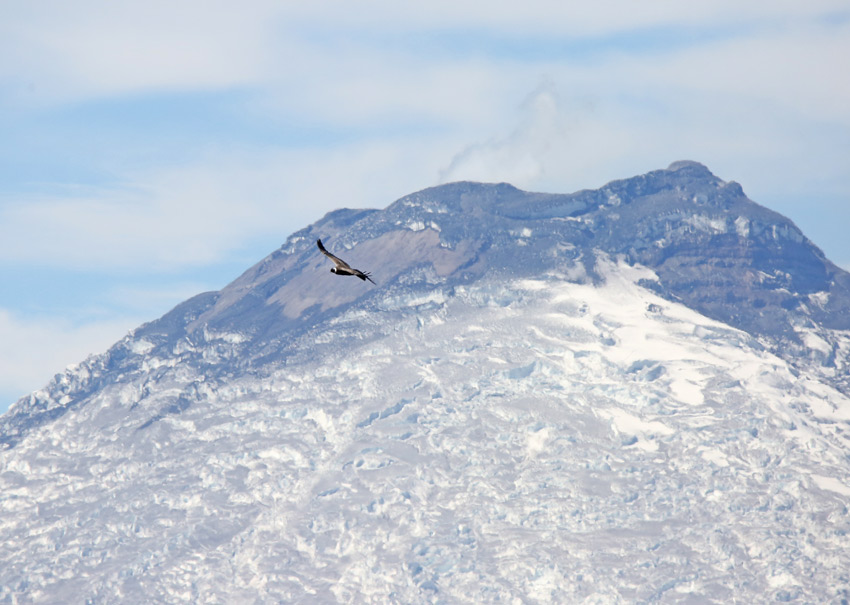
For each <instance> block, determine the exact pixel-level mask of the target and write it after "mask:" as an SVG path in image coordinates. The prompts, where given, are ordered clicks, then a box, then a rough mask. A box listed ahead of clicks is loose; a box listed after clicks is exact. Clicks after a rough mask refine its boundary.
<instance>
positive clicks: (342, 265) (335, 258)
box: [316, 239, 353, 273]
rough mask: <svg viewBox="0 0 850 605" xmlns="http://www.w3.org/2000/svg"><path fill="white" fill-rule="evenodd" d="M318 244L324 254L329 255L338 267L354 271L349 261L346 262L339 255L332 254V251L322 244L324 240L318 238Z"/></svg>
mask: <svg viewBox="0 0 850 605" xmlns="http://www.w3.org/2000/svg"><path fill="white" fill-rule="evenodd" d="M316 245H317V246H318V247H319V250H321V251H322V254H324V255H325V256H327V257H328V258H329V259H331V260H332V261H333V262H334V264H335V265H336V267H337V269H346V270H348V271H351V272H352V273H353V271H352V269H351V266H350V265H349V264H348V263H347V262H345V261H344V260H342V259H341V258H339V257H338V256H334V255H333V254H331V253H330V252H328V251H327V250H325V247H324V246H323V245H322V240H320V239H317V240H316Z"/></svg>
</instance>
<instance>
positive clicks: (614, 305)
mask: <svg viewBox="0 0 850 605" xmlns="http://www.w3.org/2000/svg"><path fill="white" fill-rule="evenodd" d="M599 270H600V272H601V273H603V274H604V275H605V278H606V281H605V283H604V284H602V285H600V286H599V287H594V286H592V285H584V284H575V283H569V282H566V281H563V280H562V279H560V278H558V277H557V276H555V275H552V276H549V277H547V278H541V279H518V280H512V281H503V280H500V281H496V280H489V281H488V280H483V281H479V282H477V283H476V284H472V285H468V286H463V287H456V288H452V289H451V291H447V290H446V289H443V288H440V287H435V288H434V289H433V290H432V291H430V292H421V291H420V292H417V293H412V294H411V295H410V296H407V297H405V296H402V295H395V296H392V297H387V298H386V299H381V300H378V301H377V302H376V303H375V304H376V305H377V306H376V307H375V308H374V309H372V310H371V311H369V312H364V310H363V309H362V308H357V307H354V308H352V309H351V310H350V311H349V312H347V313H345V314H343V315H341V316H339V317H338V318H337V319H336V320H335V321H334V322H332V323H331V324H330V325H327V326H324V327H323V329H321V330H318V329H317V330H315V331H313V332H310V333H308V334H306V335H305V336H303V340H302V341H301V342H302V343H304V346H307V345H308V344H309V346H311V347H315V349H316V350H317V351H319V352H320V356H314V357H310V356H305V357H303V358H301V359H294V358H291V357H290V358H287V359H286V360H281V361H279V362H278V363H275V364H271V365H270V366H268V367H264V368H263V369H262V371H257V372H256V373H251V372H248V373H244V374H242V375H234V376H233V377H232V378H223V377H221V376H217V375H216V376H213V375H212V374H209V373H208V372H207V371H205V370H204V366H203V365H198V364H188V363H181V362H180V361H179V360H180V359H181V357H180V355H186V354H188V353H186V349H181V348H180V347H177V346H175V348H174V350H173V352H172V354H171V356H170V357H156V356H155V355H153V354H152V353H151V347H150V346H149V343H146V341H144V340H139V341H138V342H135V343H134V344H133V346H132V347H130V350H131V351H132V353H133V354H136V355H140V356H146V357H145V363H146V364H147V367H148V368H150V370H149V372H148V373H145V374H139V375H138V376H137V377H135V378H134V377H129V378H128V379H127V381H125V382H123V383H120V384H114V385H111V386H109V387H107V388H104V389H101V390H99V391H97V392H96V393H95V394H94V395H93V396H92V399H91V401H89V402H88V403H87V404H86V405H84V406H80V407H78V408H77V409H75V410H74V411H73V413H67V414H65V415H63V416H61V417H59V418H58V419H57V420H55V421H53V422H52V423H50V424H46V425H43V426H41V427H40V428H38V429H36V430H33V431H32V432H30V433H29V434H28V435H27V436H26V438H25V439H24V440H23V441H21V442H20V443H19V444H18V445H17V446H16V447H15V448H13V449H10V450H7V451H4V452H0V602H8V603H12V602H41V603H59V602H79V603H83V602H95V603H114V602H127V603H130V602H132V603H140V602H198V603H211V602H229V603H236V602H243V603H254V602H257V603H261V602H262V603H265V602H295V603H324V602H330V603H333V602H346V603H388V602H397V603H432V602H435V603H436V602H441V603H468V602H474V603H490V602H503V603H551V602H559V603H611V602H615V603H616V602H623V603H634V602H713V603H730V602H765V601H769V602H772V601H777V600H778V601H799V602H840V601H841V599H844V598H850V592H848V591H849V590H850V572H848V570H850V542H848V536H847V533H848V530H850V514H848V509H847V502H848V497H850V496H849V495H850V465H848V451H850V441H849V440H848V430H849V429H850V425H848V421H850V401H848V399H847V397H846V396H845V395H843V394H841V393H839V392H838V391H836V390H835V389H833V388H832V387H830V386H828V384H826V383H825V382H823V381H821V380H820V379H819V378H818V376H816V375H801V374H800V372H799V371H798V370H797V369H795V368H793V367H791V366H789V365H788V363H787V362H786V361H783V360H782V359H780V358H778V357H776V356H774V355H772V354H770V353H768V352H766V351H765V349H764V348H763V347H762V346H761V344H760V343H759V342H758V341H756V340H755V339H754V338H753V337H752V336H749V335H748V334H746V333H744V332H741V331H738V330H735V329H733V328H730V327H729V326H727V325H725V324H722V323H718V322H716V321H713V320H710V319H708V318H706V317H704V316H702V315H700V314H698V313H696V312H695V311H692V310H690V309H688V308H686V307H684V306H682V305H680V304H677V303H674V302H670V301H668V300H664V299H662V298H659V297H657V296H656V295H655V294H653V293H651V292H650V291H648V290H646V289H644V288H642V287H639V286H637V285H636V283H635V282H636V281H638V280H641V279H642V280H650V281H651V280H652V279H653V275H652V273H651V272H649V271H647V270H646V269H640V268H635V267H628V266H625V265H616V264H614V263H607V264H603V265H601V266H600V267H599ZM376 309H377V310H376ZM240 339H241V337H240V335H239V334H233V333H220V334H209V335H208V338H207V340H206V341H205V343H206V344H204V345H203V346H201V345H193V346H194V347H195V349H196V350H195V351H194V353H193V354H197V355H200V356H201V357H202V358H204V359H208V360H211V361H210V363H212V362H213V361H214V360H222V359H227V356H228V354H229V353H228V352H229V351H234V350H236V347H238V346H239V342H240ZM311 339H312V340H311ZM343 342H344V343H345V344H344V345H342V344H340V343H343ZM183 346H188V345H185V344H184V345H183ZM198 347H200V349H198ZM181 351H182V352H181ZM154 379H155V388H151V387H152V384H151V381H152V380H154Z"/></svg>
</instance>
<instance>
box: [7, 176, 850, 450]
mask: <svg viewBox="0 0 850 605" xmlns="http://www.w3.org/2000/svg"><path fill="white" fill-rule="evenodd" d="M318 238H322V239H323V240H324V242H325V243H326V244H327V245H328V247H329V248H330V249H331V250H332V251H334V252H336V253H337V254H338V255H340V256H342V257H343V258H345V259H347V260H349V261H350V262H352V264H353V265H354V266H358V267H363V268H364V269H367V270H370V271H372V273H373V276H374V277H375V279H376V280H377V282H378V287H373V286H372V285H371V284H360V283H351V281H350V280H346V279H336V278H334V279H330V278H329V276H328V275H327V272H328V269H329V263H328V262H327V259H326V258H325V257H324V256H322V255H321V254H320V253H319V251H318V250H317V249H316V245H315V242H316V239H318ZM600 254H605V255H608V256H610V257H612V258H621V259H624V260H625V261H626V262H627V263H630V264H640V265H643V266H646V267H649V268H650V269H652V270H653V271H654V272H655V274H656V275H657V278H658V279H657V280H651V281H647V282H646V283H645V284H644V285H645V286H646V287H648V288H650V289H652V290H653V291H655V292H656V293H657V294H659V295H661V296H662V297H664V298H667V299H669V300H673V301H679V302H682V303H683V304H685V305H687V306H688V307H691V308H692V309H694V310H696V311H699V312H700V313H703V314H704V315H706V316H708V317H710V318H713V319H716V320H719V321H721V322H724V323H727V324H729V325H730V326H733V327H736V328H739V329H741V330H743V331H745V332H748V333H749V334H751V335H753V336H756V337H759V338H761V339H762V340H763V342H764V344H765V346H767V347H768V348H769V349H770V350H773V351H775V352H776V353H777V354H780V355H781V356H784V357H785V358H787V359H789V360H791V361H794V362H795V363H803V362H806V361H812V362H814V363H815V365H816V366H817V367H818V369H819V371H820V372H821V373H823V372H824V371H826V373H827V374H831V376H828V378H829V379H830V381H831V383H832V384H833V386H835V387H836V388H838V389H839V390H842V392H848V389H850V380H849V379H848V378H847V377H846V376H845V375H844V373H842V372H838V371H834V370H835V368H834V366H835V362H836V361H835V360H836V354H837V347H838V346H839V344H838V343H837V341H836V340H835V339H834V338H832V331H834V330H846V329H850V274H848V273H847V272H845V271H844V270H842V269H840V268H839V267H837V266H836V265H834V264H833V263H831V262H830V261H829V260H827V259H826V258H825V256H824V254H823V253H822V252H821V250H820V249H818V248H817V246H815V245H814V244H813V243H812V242H811V241H809V240H808V239H807V238H806V237H805V236H804V235H803V234H802V233H801V232H800V230H799V229H798V228H797V227H796V226H795V225H794V224H793V222H792V221H790V220H789V219H787V218H785V217H783V216H782V215H780V214H778V213H776V212H773V211H771V210H768V209H766V208H764V207H762V206H760V205H758V204H756V203H755V202H753V201H751V200H750V199H748V198H747V196H746V195H745V194H744V192H743V190H742V188H741V186H740V185H738V184H737V183H735V182H724V181H722V180H721V179H719V178H718V177H716V176H715V175H713V174H712V173H711V172H710V171H709V170H708V169H707V168H706V167H705V166H703V165H702V164H699V163H696V162H691V161H680V162H675V163H674V164H672V165H671V166H670V167H669V168H667V169H666V170H657V171H653V172H650V173H648V174H645V175H641V176H637V177H633V178H629V179H624V180H618V181H613V182H611V183H609V184H607V185H605V186H604V187H602V188H601V189H596V190H586V191H580V192H578V193H573V194H548V193H529V192H526V191H521V190H519V189H517V188H516V187H513V186H511V185H509V184H504V183H501V184H483V183H472V182H459V183H450V184H446V185H440V186H437V187H433V188H429V189H425V190H423V191H419V192H417V193H413V194H411V195H408V196H406V197H403V198H401V199H399V200H398V201H396V202H395V203H393V204H391V205H390V206H389V207H387V208H386V209H384V210H374V209H369V210H352V209H340V210H336V211H333V212H330V213H328V214H327V215H326V216H325V217H323V218H322V219H321V220H319V221H317V222H316V223H314V224H313V225H310V226H309V227H306V228H305V229H302V230H300V231H298V232H296V233H294V234H292V235H291V236H290V237H289V238H287V240H286V242H285V243H284V244H283V246H281V248H280V249H278V250H276V251H274V252H273V253H272V254H270V255H269V256H268V257H266V258H265V259H263V260H262V261H260V262H259V263H257V264H256V265H254V266H253V267H251V268H250V269H249V270H248V271H246V272H245V273H244V274H243V275H242V276H240V277H239V278H238V279H236V280H235V281H234V282H232V283H231V284H229V285H228V286H226V287H225V288H223V289H222V290H221V291H218V292H207V293H204V294H200V295H198V296H195V297H194V298H191V299H190V300H188V301H186V302H184V303H182V304H180V305H178V306H177V307H176V308H175V309H174V310H172V311H171V312H169V313H168V314H166V315H165V316H163V317H162V318H160V319H158V320H156V321H152V322H150V323H148V324H145V325H143V326H141V327H140V328H138V329H137V330H136V331H135V333H134V338H136V339H144V341H145V342H147V343H150V347H151V349H152V350H153V351H154V352H155V353H157V354H161V355H165V356H175V355H178V356H181V357H182V358H185V359H190V358H192V357H193V355H195V353H197V358H196V359H195V360H194V362H195V363H197V364H200V365H201V366H208V370H209V371H210V372H211V373H212V374H213V375H221V376H222V377H227V376H234V375H238V374H240V373H244V372H248V371H256V370H257V369H258V368H260V367H262V366H263V365H264V364H266V363H268V362H270V361H280V360H282V359H287V358H290V357H302V358H303V357H304V356H305V355H315V354H316V350H315V348H311V347H305V346H304V342H303V341H302V340H301V339H302V338H303V337H305V335H309V334H310V333H311V331H315V330H316V329H317V327H320V326H322V325H323V324H325V323H326V322H328V321H331V320H332V319H333V318H334V317H335V316H338V315H339V314H340V313H343V312H344V311H346V310H347V309H349V308H350V307H351V306H352V305H361V306H362V307H363V308H365V309H377V308H378V307H379V306H380V304H381V301H382V300H384V299H386V298H388V297H389V298H392V297H393V296H395V295H397V294H398V293H399V292H402V291H411V290H413V291H415V290H417V289H419V290H423V291H425V290H429V289H433V288H434V287H438V286H441V287H444V288H449V289H451V288H453V287H456V286H459V285H464V284H470V283H474V282H476V281H477V280H480V279H482V278H484V277H497V276H501V278H504V279H510V278H518V277H534V276H540V275H547V274H548V275H555V276H560V277H562V278H563V279H566V280H570V281H590V282H594V281H598V280H599V279H600V276H599V275H598V274H597V273H596V270H595V265H596V262H597V259H598V257H599V255H600ZM813 332H814V333H816V344H817V346H814V347H813V346H811V337H809V338H808V339H807V338H805V335H807V334H809V335H810V334H811V333H813ZM217 334H230V335H238V336H234V337H233V338H231V340H232V342H229V343H228V344H229V345H233V344H236V345H237V347H236V348H237V350H238V353H237V354H234V353H232V352H231V353H230V354H229V356H228V359H227V360H222V359H220V358H215V359H214V360H211V359H210V358H209V354H208V353H205V354H201V353H198V352H199V351H201V350H202V349H203V347H202V346H200V345H201V343H208V342H209V341H210V339H211V338H212V339H213V340H215V338H216V336H215V335H217ZM362 337H363V335H357V334H352V335H351V338H362ZM130 340H132V339H128V340H126V341H122V342H119V343H118V344H116V345H115V346H114V347H113V348H112V349H110V350H109V351H108V352H107V353H106V354H104V355H102V356H98V357H94V358H91V359H89V360H87V361H86V362H85V363H84V364H82V366H81V368H78V369H77V370H76V371H72V372H70V373H66V374H64V375H58V376H57V377H56V379H55V380H54V381H53V382H52V383H51V384H50V385H48V387H47V388H46V389H44V390H42V391H39V392H38V393H36V394H33V395H30V396H29V397H27V398H24V399H23V400H21V402H20V403H18V404H17V405H16V406H14V407H13V409H12V410H11V411H10V413H8V414H7V415H6V416H5V417H4V418H3V419H2V425H0V426H2V432H1V433H0V443H4V444H6V445H7V446H10V445H13V444H14V443H16V442H17V441H18V439H19V438H20V437H21V436H22V435H23V434H24V433H25V432H26V431H27V430H29V429H30V428H32V427H33V426H38V425H40V424H42V423H43V422H47V421H49V420H51V419H53V418H56V417H58V416H60V415H62V414H63V413H65V412H66V411H67V410H69V409H72V408H74V407H75V406H77V405H78V404H79V403H81V402H82V401H84V400H85V398H86V397H87V396H88V395H89V394H91V393H93V392H95V391H96V390H97V389H99V388H102V387H103V386H104V385H106V384H109V383H110V382H113V381H117V380H120V379H121V377H122V376H126V375H128V374H133V373H136V372H138V371H139V367H140V364H141V363H142V361H141V357H140V356H139V355H138V354H136V353H134V351H133V350H132V349H131V348H128V347H129V345H128V343H129V342H130ZM178 351H179V353H178ZM148 352H150V351H148V350H147V349H146V350H145V353H148ZM225 361H226V363H225ZM830 368H832V370H830Z"/></svg>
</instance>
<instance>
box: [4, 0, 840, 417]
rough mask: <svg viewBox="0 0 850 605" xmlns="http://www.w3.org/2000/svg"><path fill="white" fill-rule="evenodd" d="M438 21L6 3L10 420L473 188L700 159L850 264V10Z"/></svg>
mask: <svg viewBox="0 0 850 605" xmlns="http://www.w3.org/2000/svg"><path fill="white" fill-rule="evenodd" d="M302 4H304V6H301V5H302ZM421 4H422V5H421V6H406V5H405V3H395V2H388V1H380V0H376V1H368V2H361V3H350V2H339V1H337V2H321V1H319V2H315V3H309V6H308V5H307V3H281V2H272V1H255V2H251V3H243V4H241V5H239V6H238V7H237V5H236V4H234V3H232V2H224V1H204V2H201V1H199V0H187V1H185V2H180V3H173V2H162V1H150V2H145V3H138V2H110V3H104V2H92V1H89V0H78V1H76V2H73V3H67V2H59V1H53V2H51V1H45V2H24V1H16V0H12V1H10V2H4V3H3V4H2V6H0V133H2V135H0V280H2V284H3V285H2V288H1V289H0V411H2V410H5V409H6V407H7V406H8V404H11V403H12V402H13V401H14V400H16V399H17V398H19V397H21V396H23V395H25V394H27V393H29V392H31V391H34V390H37V389H39V388H41V387H43V386H44V385H45V384H46V383H47V382H48V381H49V379H50V378H51V376H52V375H53V374H55V373H57V372H59V371H61V370H62V369H63V368H64V367H65V366H67V365H68V364H71V363H74V362H78V361H81V360H82V359H84V358H85V357H86V356H87V355H89V354H93V353H100V352H102V351H104V350H106V348H108V347H109V346H110V345H111V344H112V343H114V342H115V341H117V340H118V339H120V338H121V337H122V336H124V335H125V334H126V333H127V332H128V331H129V330H131V329H132V328H134V327H136V326H138V325H139V324H141V323H143V322H145V321H149V320H152V319H155V318H156V317H159V316H160V315H162V314H163V313H165V312H166V311H168V310H169V309H170V308H172V307H173V306H174V305H176V304H177V303H179V302H180V301H182V300H184V299H186V298H188V297H189V296H191V295H193V294H196V293H198V292H201V291H206V290H212V289H219V288H221V287H223V286H224V285H226V284H227V283H228V282H229V281H230V280H232V279H234V278H235V277H237V276H238V275H239V274H240V273H241V272H242V271H243V270H245V269H246V268H248V267H249V266H250V265H251V264H253V263H254V262H256V261H258V260H260V259H261V258H262V257H263V256H265V255H266V254H268V253H269V252H271V251H272V250H274V249H275V248H277V247H278V246H279V245H280V244H281V243H282V242H283V241H284V240H285V238H286V237H287V236H288V235H289V234H290V233H292V232H293V231H295V230H297V229H299V228H301V227H303V226H305V225H307V224H309V223H311V222H313V221H315V220H317V219H318V218H320V217H321V216H322V215H323V214H324V213H325V212H327V211H329V210H332V209H334V208H338V207H343V206H347V207H384V206H386V205H388V204H390V203H391V202H392V201H394V200H395V199H397V198H398V197H401V196H402V195H405V194H407V193H411V192H413V191H416V190H419V189H422V188H424V187H429V186H432V185H435V184H438V183H440V182H446V181H451V180H460V179H473V180H482V181H507V182H511V183H513V184H515V185H517V186H518V187H521V188H524V189H529V190H536V191H552V192H572V191H576V190H579V189H584V188H596V187H600V186H602V185H603V184H605V183H606V182H608V181H610V180H612V179H616V178H625V177H628V176H632V175H635V174H641V173H644V172H647V171H649V170H654V169H657V168H664V167H666V166H667V165H669V164H670V163H671V162H673V161H675V160H679V159H693V160H697V161H700V162H702V163H704V164H706V165H707V166H708V167H709V168H710V169H711V170H712V171H713V172H714V173H715V174H717V175H718V176H719V177H720V178H723V179H725V180H735V181H738V182H740V183H741V184H742V186H743V187H744V191H745V192H746V193H747V194H748V195H749V197H750V198H751V199H753V200H755V201H757V202H759V203H761V204H763V205H765V206H768V207H770V208H772V209H774V210H777V211H779V212H781V213H783V214H785V215H787V216H789V217H790V218H791V219H793V220H794V221H795V222H796V223H797V224H798V226H800V227H801V228H802V229H803V231H804V232H805V233H806V234H807V235H808V236H809V237H810V238H811V239H812V240H813V241H814V242H815V243H816V244H818V245H819V246H820V247H821V248H822V249H823V250H824V251H825V252H826V254H827V256H828V257H829V258H831V259H832V260H833V261H834V262H836V263H838V264H840V265H842V266H844V267H850V240H848V238H847V237H846V229H847V225H848V224H850V79H848V77H847V74H848V73H850V7H848V5H847V2H846V0H841V1H835V0H812V1H810V2H806V3H800V2H797V1H796V0H794V1H781V0H778V1H774V2H750V3H741V2H738V1H732V0H714V1H711V2H708V1H701V0H700V1H695V2H690V3H682V2H677V1H667V0H665V1H660V0H650V1H648V2H640V3H635V2H613V1H605V0H600V1H598V2H594V3H585V2H569V1H568V2H552V1H548V2H543V1H533V0H532V1H527V2H523V3H520V4H517V3H515V2H499V1H497V2H490V3H487V4H486V5H484V4H481V3H468V4H464V3H460V4H459V3H457V2H443V1H440V0H435V1H434V2H430V3H427V5H426V3H421ZM485 7H486V8H485Z"/></svg>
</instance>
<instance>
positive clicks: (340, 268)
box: [316, 239, 375, 284]
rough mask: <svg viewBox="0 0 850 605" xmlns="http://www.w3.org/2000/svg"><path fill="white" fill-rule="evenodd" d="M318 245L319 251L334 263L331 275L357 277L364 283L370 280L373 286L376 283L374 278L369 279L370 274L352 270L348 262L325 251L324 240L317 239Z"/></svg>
mask: <svg viewBox="0 0 850 605" xmlns="http://www.w3.org/2000/svg"><path fill="white" fill-rule="evenodd" d="M316 245H317V246H318V247H319V250H321V251H322V254H324V255H325V256H327V257H328V258H329V259H331V260H332V261H333V262H334V267H333V268H332V269H331V273H336V274H337V275H356V276H357V277H359V278H360V279H362V280H363V281H366V280H367V279H368V280H369V281H371V282H372V283H373V284H374V283H375V282H374V281H372V278H371V277H369V275H370V274H369V273H366V272H364V271H361V270H360V269H352V268H351V265H349V264H348V263H347V262H345V261H344V260H342V259H341V258H338V257H336V256H334V255H333V254H331V253H330V252H328V251H327V250H325V247H324V246H323V245H322V240H320V239H317V240H316Z"/></svg>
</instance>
